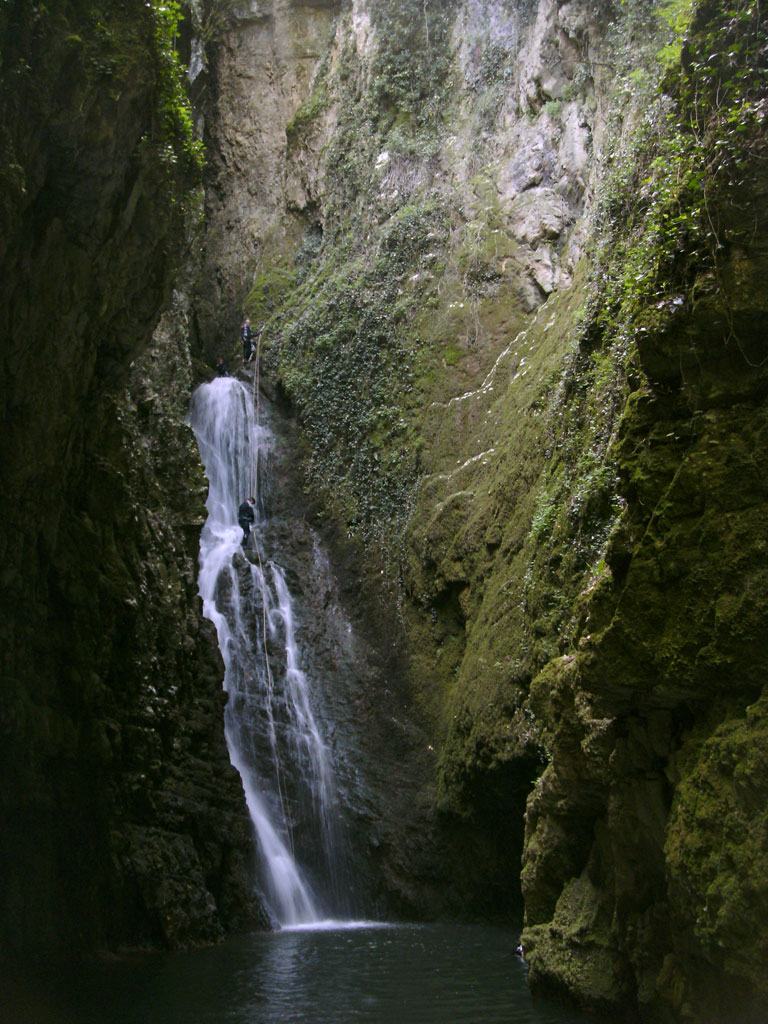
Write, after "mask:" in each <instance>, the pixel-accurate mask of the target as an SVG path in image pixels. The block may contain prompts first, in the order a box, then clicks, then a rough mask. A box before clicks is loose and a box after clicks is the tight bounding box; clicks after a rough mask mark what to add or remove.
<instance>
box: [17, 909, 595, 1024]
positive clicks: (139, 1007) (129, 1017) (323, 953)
mask: <svg viewBox="0 0 768 1024" xmlns="http://www.w3.org/2000/svg"><path fill="white" fill-rule="evenodd" d="M518 934H519V932H517V931H514V932H513V931H510V930H507V929H502V928H497V927H491V926H483V925H453V924H427V925H373V924H364V923H362V924H357V925H348V924H341V925H339V926H337V927H336V926H334V925H333V923H332V922H329V923H328V924H326V925H324V926H320V927H313V928H308V927H299V928H293V929H284V930H282V931H279V932H274V933H252V934H250V935H247V936H241V937H239V938H237V939H233V940H230V941H229V942H227V943H225V944H224V945H222V946H217V947H215V948H212V949H204V950H195V951H192V952H187V953H168V954H153V955H151V956H149V955H148V956H141V957H137V958H131V959H128V960H123V961H118V962H114V963H106V964H92V965H88V966H86V967H84V968H79V969H78V970H77V971H72V972H69V974H68V975H67V977H66V978H65V979H58V980H57V983H56V984H55V985H54V984H50V983H49V984H47V985H46V987H45V988H44V989H42V991H44V992H47V994H48V999H49V1001H50V1000H55V1002H54V1003H52V1004H51V1005H50V1006H49V1007H46V1012H41V1013H39V1016H38V1017H36V1018H34V1019H36V1020H39V1021H40V1024H594V1018H588V1017H585V1016H583V1015H579V1014H578V1013H576V1012H575V1011H572V1010H570V1009H568V1008H565V1007H562V1006H560V1005H558V1004H552V1003H549V1002H543V1001H540V1000H538V999H533V997H532V996H531V994H530V992H529V990H528V986H527V984H526V980H525V972H526V967H525V965H524V964H523V963H522V962H521V961H520V960H519V958H518V957H516V956H515V955H514V950H515V946H516V943H517V935H518ZM38 991H41V989H38ZM54 993H55V995H54ZM28 1019H29V1018H28Z"/></svg>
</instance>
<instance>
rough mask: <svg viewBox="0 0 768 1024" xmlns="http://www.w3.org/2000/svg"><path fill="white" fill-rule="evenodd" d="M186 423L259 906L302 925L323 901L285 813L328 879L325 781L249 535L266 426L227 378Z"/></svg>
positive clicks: (329, 784) (257, 544) (207, 391)
mask: <svg viewBox="0 0 768 1024" xmlns="http://www.w3.org/2000/svg"><path fill="white" fill-rule="evenodd" d="M189 419H190V424H191V426H192V429H193V430H194V432H195V434H196V436H197V440H198V444H199V447H200V454H201V456H202V459H203V464H204V466H205V470H206V473H207V476H208V483H209V492H208V500H207V508H208V519H207V522H206V524H205V527H204V528H203V531H202V535H201V540H200V577H199V585H200V594H201V597H202V599H203V613H204V614H205V615H206V616H207V617H208V618H210V619H211V620H212V621H213V622H214V624H215V626H216V630H217V633H218V638H219V646H220V648H221V653H222V657H223V659H224V688H225V690H226V691H227V693H228V694H229V700H228V702H227V706H226V710H225V731H226V737H227V744H228V746H229V753H230V758H231V761H232V764H233V765H234V766H235V767H236V768H237V770H238V771H239V773H240V776H241V777H242V780H243V786H244V788H245V794H246V800H247V804H248V810H249V812H250V815H251V819H252V821H253V824H254V829H255V832H256V837H257V841H258V847H259V853H260V864H261V868H262V884H263V887H264V891H265V897H266V899H267V902H268V903H269V906H270V909H271V910H272V912H273V915H274V917H275V919H276V921H277V922H278V923H279V924H280V925H283V926H287V925H300V924H311V923H314V922H318V921H319V920H320V919H321V918H322V917H323V915H324V913H325V912H326V910H327V909H328V908H326V907H323V906H321V901H320V899H319V898H318V896H317V895H316V894H315V892H314V891H313V888H312V886H311V885H310V883H309V881H308V877H307V872H306V870H303V869H302V868H301V867H300V865H299V863H298V861H297V856H296V852H295V850H294V839H293V828H294V821H295V820H296V818H301V819H302V820H304V821H307V820H310V821H311V822H312V827H313V828H314V829H315V831H316V832H317V836H316V844H315V845H316V847H317V849H318V851H319V852H318V853H315V854H314V859H315V860H316V861H317V862H318V864H319V865H320V868H319V870H317V873H318V874H320V875H324V876H325V884H326V887H329V886H332V884H333V879H334V876H335V865H334V859H335V850H334V821H335V814H334V789H333V780H332V773H331V770H330V764H329V757H328V751H327V749H326V747H325V744H324V742H323V739H322V736H321V734H320V730H319V728H318V725H317V721H316V718H315V715H314V713H313V710H312V704H311V700H310V693H309V687H308V681H307V677H306V675H305V673H304V672H303V671H302V670H301V669H300V667H299V652H298V649H297V645H296V637H295V629H294V613H293V602H292V599H291V595H290V592H289V589H288V586H287V584H286V580H285V573H284V572H283V570H282V569H281V568H280V566H279V565H277V564H276V563H275V562H274V561H268V560H266V559H265V557H264V555H263V552H262V546H261V541H260V537H259V526H260V523H262V522H263V505H262V502H261V499H260V494H259V486H258V484H259V480H258V475H259V465H260V462H261V463H263V461H264V460H262V459H260V458H259V455H260V453H263V452H264V450H265V448H266V446H267V445H268V443H269V431H268V430H267V429H266V428H265V427H263V426H262V425H261V424H260V423H259V421H258V415H257V410H256V409H255V408H254V402H253V400H252V397H251V394H250V393H249V391H248V389H247V388H246V387H245V386H244V385H243V384H242V383H241V382H240V381H238V380H236V379H234V378H231V377H225V378H217V379H215V380H213V381H211V382H210V383H207V384H203V385H201V386H200V387H199V388H198V389H197V390H196V391H195V393H194V395H193V396H192V402H191V405H190V414H189ZM249 496H254V497H256V498H257V521H256V525H255V528H254V531H253V533H252V535H251V536H252V540H251V542H250V543H251V545H253V547H252V548H250V549H249V553H250V554H251V556H252V557H251V558H248V557H246V555H245V554H244V552H243V548H242V547H241V540H242V536H243V534H242V530H241V529H240V527H239V526H238V525H237V509H238V506H239V505H240V503H241V502H242V501H243V500H244V499H245V498H247V497H249ZM254 555H255V557H253V556H254Z"/></svg>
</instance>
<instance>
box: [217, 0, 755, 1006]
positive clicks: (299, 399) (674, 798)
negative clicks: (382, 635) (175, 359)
mask: <svg viewBox="0 0 768 1024" xmlns="http://www.w3.org/2000/svg"><path fill="white" fill-rule="evenodd" d="M759 7H760V5H754V4H749V3H737V4H734V5H727V4H722V3H718V2H707V3H701V4H696V5H694V6H693V7H691V8H690V9H688V8H686V10H685V11H683V10H682V5H672V4H664V3H658V4H657V3H654V4H639V3H637V4H636V3H632V2H625V3H621V4H619V3H610V2H607V0H606V2H594V3H586V2H573V3H559V2H558V3H556V2H553V0H540V2H538V3H536V2H522V0H521V2H512V0H465V2H460V0H456V2H454V3H445V4H432V3H427V4H424V3H421V2H416V0H413V2H411V0H403V2H402V3H399V4H397V5H394V4H384V3H378V2H376V0H353V2H351V3H348V4H344V5H340V6H339V7H338V8H328V9H327V10H326V11H325V12H324V13H322V14H321V15H318V12H317V9H316V8H314V7H313V8H311V9H310V8H307V7H305V6H304V5H300V4H297V5H294V6H293V8H292V9H291V11H290V14H291V25H292V26H293V28H292V30H291V32H289V33H288V35H283V36H281V39H280V42H279V44H278V42H277V39H276V37H274V38H273V37H272V35H271V33H272V32H273V30H274V28H275V27H276V26H277V24H278V22H279V19H280V18H281V17H282V16H283V15H284V14H285V13H286V12H288V8H287V7H283V6H282V5H280V4H278V3H277V2H275V3H274V4H273V5H268V4H264V5H260V6H259V7H258V11H257V13H259V14H261V15H263V17H262V18H261V20H259V19H257V18H255V15H254V12H255V11H256V8H254V7H253V6H251V8H249V10H250V11H251V17H250V20H247V21H243V20H242V18H241V19H240V21H239V22H238V21H235V22H233V23H232V24H231V26H230V29H231V31H230V33H229V34H228V35H227V39H226V42H225V46H224V48H223V50H222V51H221V53H220V58H219V65H218V67H217V79H216V80H217V89H218V91H217V104H218V110H219V115H218V116H217V118H216V119H215V123H217V124H221V125H223V126H224V125H225V130H224V131H223V134H222V136H221V137H220V138H219V139H218V142H217V143H216V146H217V147H218V150H219V160H218V163H216V164H215V165H214V166H213V168H212V174H213V180H212V187H213V191H214V194H215V195H216V200H215V202H216V204H217V206H216V209H214V207H213V206H211V213H212V215H213V224H214V227H213V231H212V234H211V236H210V239H209V243H208V247H207V258H208V260H209V266H210V268H211V269H210V271H209V274H208V277H209V279H210V280H213V279H214V277H215V274H218V275H219V277H218V278H217V279H216V280H217V285H216V287H217V289H219V291H218V293H217V294H222V295H231V296H232V302H233V304H234V305H238V304H239V303H240V302H241V301H243V300H244V308H245V310H246V311H247V312H249V313H250V315H251V316H252V318H253V319H254V321H255V322H256V324H257V326H260V325H261V324H266V328H265V334H264V350H263V356H264V358H263V365H262V372H263V374H264V375H265V377H266V378H269V379H270V380H271V381H272V386H274V387H275V388H276V389H277V390H278V391H280V393H281V394H282V395H284V396H287V397H288V398H289V400H290V402H291V403H292V404H293V408H294V410H295V413H296V415H297V418H298V421H299V424H300V426H301V429H302V435H303V441H304V444H303V448H302V449H301V452H302V456H303V469H304V472H305V475H306V479H307V482H308V484H309V487H310V488H311V490H312V493H313V495H314V497H315V498H316V500H317V501H319V502H320V504H321V511H322V515H323V518H325V519H326V520H328V521H332V522H336V523H337V524H339V525H340V528H341V531H342V532H343V533H346V534H347V537H348V538H351V542H352V544H353V546H354V545H356V547H353V550H355V551H357V552H358V553H359V554H358V556H357V558H358V561H357V571H358V573H359V575H360V578H361V581H362V587H363V590H365V589H366V588H367V587H368V586H369V585H371V583H372V581H373V580H377V581H379V580H381V579H382V578H383V579H384V580H385V581H386V585H387V586H389V588H390V589H389V591H388V592H389V595H390V598H389V605H388V607H389V608H390V609H391V610H392V611H393V612H395V613H396V614H395V615H394V616H393V618H394V621H395V623H396V624H397V630H396V631H395V633H394V634H393V635H394V636H396V638H397V643H398V644H399V645H401V646H402V648H403V650H404V651H405V652H406V654H407V659H408V660H407V666H408V667H407V671H406V679H407V681H408V683H409V686H410V700H409V702H408V705H407V710H408V714H409V716H410V717H412V718H413V719H414V720H417V721H418V722H419V723H420V728H421V729H422V730H423V737H424V740H423V744H424V748H423V750H422V754H423V755H424V757H425V760H426V765H427V766H428V768H429V770H428V771H427V772H426V773H425V775H424V776H423V780H422V782H421V784H420V787H419V789H418V793H419V796H420V799H418V800H414V801H413V802H412V806H413V808H414V817H413V818H412V819H411V823H412V824H413V826H414V829H418V828H419V827H420V828H421V832H422V834H423V835H424V836H427V837H429V838H428V840H427V842H426V843H425V844H424V847H423V848H422V849H421V850H420V851H418V853H417V854H416V855H413V856H411V857H410V858H409V864H408V866H407V867H406V868H405V869H404V865H403V864H402V863H401V864H400V865H399V866H398V868H397V869H395V864H396V861H397V847H398V834H397V830H396V829H395V830H394V831H392V830H391V829H388V826H387V823H386V821H385V822H384V824H383V830H384V832H385V833H388V836H389V839H388V843H391V845H390V848H389V850H388V852H387V853H386V854H385V856H384V857H383V860H382V864H383V866H384V872H385V874H386V875H387V878H388V881H389V884H390V886H391V889H392V890H393V891H397V890H398V888H399V890H400V892H401V893H404V892H406V891H407V892H408V893H409V895H410V905H411V906H413V907H419V906H420V907H421V909H422V911H424V910H425V908H426V907H427V905H429V907H430V908H431V910H432V912H435V910H438V911H439V912H443V913H445V912H448V911H459V912H462V913H465V914H466V913H472V912H475V913H483V914H488V913H491V912H493V911H495V912H497V913H502V914H504V915H506V916H507V918H511V917H513V916H514V914H515V913H516V912H520V910H521V908H522V907H523V906H524V912H525V917H526V932H525V936H526V942H527V943H528V947H529V950H530V956H531V975H530V977H531V981H532V983H533V984H534V985H537V986H539V987H542V988H544V987H547V988H550V989H557V990H559V991H561V992H564V993H566V994H568V995H570V996H572V997H574V998H576V999H577V1000H579V1001H580V1002H581V1003H583V1004H584V1005H587V1006H593V1007H599V1008H601V1009H602V1010H604V1011H606V1012H612V1013H613V1012H616V1013H618V1012H620V1010H626V1011H627V1012H628V1013H630V1014H633V1013H634V1014H638V1013H639V1014H640V1015H641V1016H645V1017H646V1018H647V1019H649V1020H663V1019H670V1020H678V1019H681V1018H682V1019H686V1018H688V1019H692V1020H713V1021H715V1020H727V1019H729V1018H728V1012H729V1011H728V1006H729V1005H731V1006H735V1005H738V1012H739V1013H741V1015H742V1017H743V1019H744V1020H751V1019H753V1018H754V1019H760V1013H761V1008H763V1009H764V1006H765V992H764V988H763V982H762V981H761V980H760V978H759V975H758V973H757V972H756V968H755V965H756V964H757V963H758V962H759V961H760V959H761V957H762V951H763V949H764V931H763V930H762V926H760V925H759V924H758V920H757V915H759V913H760V910H759V908H761V907H762V906H763V903H764V899H765V885H764V880H763V865H764V863H765V862H766V851H765V846H764V842H763V840H762V839H761V838H760V836H761V834H762V833H761V827H762V824H761V823H762V816H761V811H760V809H759V808H760V805H761V794H762V789H761V783H760V782H759V781H758V780H759V778H760V764H761V760H760V759H761V754H760V753H759V749H760V742H759V735H760V732H761V726H760V722H761V715H760V708H761V707H762V703H761V702H762V697H761V687H762V681H761V679H760V669H759V649H760V641H759V637H760V635H761V633H762V632H763V631H764V623H765V611H764V607H763V602H762V599H761V598H760V596H759V595H760V593H761V586H762V584H761V580H762V573H763V569H762V563H761V559H760V552H761V551H762V550H763V547H764V536H763V531H762V526H761V523H762V521H763V520H764V514H763V512H764V494H763V491H762V485H761V484H760V482H759V481H760V480H761V479H762V473H763V469H762V468H761V459H762V456H761V452H762V449H763V447H764V446H763V445H762V421H763V398H764V381H763V375H764V369H763V359H764V353H763V351H762V348H761V341H760V330H759V328H758V327H757V325H758V324H759V323H760V321H761V317H762V315H763V314H762V310H763V305H762V303H763V300H762V299H761V298H760V290H759V288H758V287H757V286H756V282H757V281H759V279H760V275H761V273H762V270H761V268H762V266H763V261H764V241H763V240H764V237H765V233H764V225H763V219H762V215H761V213H760V212H759V211H760V209H761V208H762V204H763V196H764V185H765V183H764V174H761V171H760V168H761V166H762V164H761V162H760V161H761V160H762V159H763V157H762V155H761V154H763V153H764V148H763V143H764V101H765V97H764V89H763V86H762V85H761V84H760V82H761V81H762V80H761V77H760V76H761V74H762V70H761V69H762V68H764V64H765V51H764V41H763V42H761V39H762V36H761V33H760V31H759V30H758V28H757V27H756V26H757V25H758V23H759V21H760V10H759ZM331 14H333V15H334V20H333V21H332V20H331ZM694 15H695V16H694ZM308 26H313V27H314V28H319V27H321V28H322V32H320V33H319V34H315V35H313V40H314V46H316V47H317V48H316V49H314V48H313V49H312V56H311V57H310V58H309V59H308V60H307V62H306V64H300V63H299V60H298V54H299V44H300V41H301V40H303V39H305V38H306V32H307V31H308ZM326 32H327V36H326V37H325V38H326V43H325V46H321V45H320V43H321V39H322V36H323V34H324V33H326ZM723 39H727V40H729V47H730V48H729V49H727V50H726V49H723V47H722V46H721V45H720V41H722V40H723ZM718 40H719V41H718ZM263 42H268V43H269V46H270V49H269V50H268V53H267V55H265V56H264V57H263V60H262V61H261V62H260V67H261V68H262V69H263V71H262V72H259V74H267V73H271V74H272V75H273V77H276V69H278V68H279V69H280V74H279V75H278V76H277V77H278V78H279V82H280V86H279V90H278V92H279V96H280V103H279V107H278V106H276V105H275V101H274V100H269V101H268V102H270V103H272V104H273V105H272V106H270V107H269V108H268V109H269V116H264V112H265V110H266V109H267V107H266V106H265V104H266V103H267V100H266V98H265V101H264V103H262V102H254V103H248V102H247V99H248V98H247V97H246V96H244V93H243V90H242V89H241V88H240V83H241V82H242V81H243V80H244V79H247V78H248V77H249V76H252V75H253V74H254V72H253V71H252V67H253V64H252V61H251V56H250V55H251V54H252V53H253V52H255V47H256V46H257V44H259V45H260V44H261V43H263ZM286 47H288V49H289V50H290V53H291V62H292V63H291V66H292V68H293V70H292V71H290V72H289V71H288V70H287V68H288V64H287V62H286V60H285V53H286V52H287V51H286ZM721 58H722V59H721ZM729 62H730V63H729ZM299 67H301V69H302V70H301V74H299V72H298V70H297V69H298V68H299ZM284 69H286V70H285V75H284V76H283V70H284ZM263 89H264V86H263V84H262V82H261V79H259V83H258V85H256V86H255V92H254V95H255V96H257V97H258V96H260V95H261V92H260V91H259V90H263ZM761 90H763V91H761ZM231 100H232V101H233V102H234V104H235V105H234V107H233V109H235V110H236V111H237V117H236V121H237V124H236V126H235V125H234V124H229V123H227V122H226V120H225V118H226V115H225V111H226V109H227V107H228V104H229V103H230V101H231ZM223 118H224V119H223ZM209 123H211V122H209ZM692 124H694V125H695V130H693V129H692V128H691V127H690V126H691V125H692ZM737 125H738V126H739V127H738V128H737V127H736V126H737ZM726 140H727V141H726ZM761 140H762V141H761ZM718 153H719V154H721V155H718ZM724 153H728V154H731V155H729V156H728V157H723V156H722V154H724ZM240 154H248V155H249V159H248V160H240V159H239V158H238V156H239V155H240ZM251 155H253V158H252V159H251V158H250V156H251ZM266 167H271V168H275V169H276V170H277V173H276V174H275V175H274V176H272V175H270V182H263V181H261V180H260V178H259V174H260V173H261V170H260V169H261V168H266ZM240 193H242V194H243V195H245V196H248V203H247V204H246V207H245V208H246V209H247V210H248V211H249V214H250V220H249V221H248V222H247V223H246V222H245V221H243V220H242V219H241V220H240V221H239V222H238V223H239V227H238V231H237V232H236V233H235V235H234V236H233V235H232V233H231V232H230V231H229V227H231V226H233V225H234V223H235V215H234V214H230V215H227V216H225V217H223V218H221V217H219V212H220V211H225V210H227V209H230V205H229V204H232V205H237V196H238V194H240ZM227 218H229V219H227ZM747 225H750V227H749V228H748V227H747ZM204 294H207V292H204ZM217 301H218V299H217ZM227 331H229V327H227ZM228 337H231V335H228V334H227V335H225V336H224V338H223V343H224V344H227V338H228ZM229 344H230V345H231V351H232V352H233V353H234V352H235V351H236V343H235V342H230V343H229ZM346 557H349V553H347V556H346ZM385 592H386V590H385ZM387 621H389V619H387ZM398 671H399V669H398V668H397V667H396V666H394V665H393V666H388V667H387V668H386V669H385V673H387V672H388V673H397V672H398ZM726 765H730V766H731V767H733V769H734V773H733V781H732V782H730V781H727V780H726V775H727V774H728V769H727V767H726ZM737 780H738V781H737ZM716 822H720V823H723V822H725V823H726V825H725V828H724V831H718V826H717V825H716ZM430 846H431V850H434V848H437V849H439V850H440V851H442V855H443V856H442V859H441V858H440V857H438V858H437V860H434V859H432V861H430V857H431V856H432V853H431V852H428V848H430ZM402 848H403V849H405V848H406V847H405V843H403V844H402ZM747 851H749V854H750V855H751V856H752V862H753V864H754V865H758V866H757V867H755V868H753V870H752V871H751V872H747V871H746V870H745V869H744V867H743V865H744V864H745V858H746V856H747ZM411 852H412V853H414V852H415V851H411ZM521 857H522V872H521ZM430 877H431V878H439V879H440V884H439V885H438V886H437V887H436V889H437V893H438V896H437V899H436V900H435V899H434V898H432V897H433V896H434V894H432V895H431V896H430V898H427V892H428V889H429V878H430ZM446 883H447V884H446ZM750 908H752V909H750ZM725 951H728V952H727V953H726V952H725ZM713 990H714V991H713ZM737 998H738V1004H737V1003H736V1002H735V1000H736V999H737ZM608 1008H610V1010H608ZM755 1014H756V1015H757V1016H755Z"/></svg>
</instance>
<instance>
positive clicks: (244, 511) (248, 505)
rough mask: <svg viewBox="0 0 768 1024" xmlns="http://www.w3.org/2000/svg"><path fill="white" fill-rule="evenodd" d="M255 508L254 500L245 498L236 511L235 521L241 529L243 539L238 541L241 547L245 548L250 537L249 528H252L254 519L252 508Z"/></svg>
mask: <svg viewBox="0 0 768 1024" xmlns="http://www.w3.org/2000/svg"><path fill="white" fill-rule="evenodd" d="M255 507H256V499H255V498H246V499H245V501H244V502H243V503H242V505H241V506H240V508H239V509H238V510H237V521H238V523H240V526H241V527H242V529H243V539H242V540H241V541H240V543H241V545H242V546H243V547H245V545H246V544H247V543H248V538H249V537H250V535H251V527H252V526H253V523H254V520H255V518H256V516H255V514H254V511H253V510H254V508H255Z"/></svg>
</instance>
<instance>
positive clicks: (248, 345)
mask: <svg viewBox="0 0 768 1024" xmlns="http://www.w3.org/2000/svg"><path fill="white" fill-rule="evenodd" d="M240 339H241V341H242V343H243V362H244V363H248V362H250V361H251V359H252V358H253V331H252V330H251V321H250V319H249V318H248V317H246V318H245V323H244V324H243V325H242V327H241V328H240Z"/></svg>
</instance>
